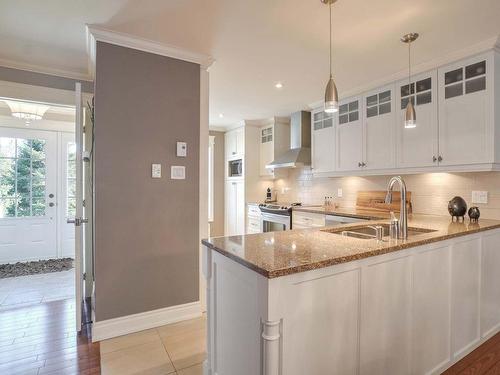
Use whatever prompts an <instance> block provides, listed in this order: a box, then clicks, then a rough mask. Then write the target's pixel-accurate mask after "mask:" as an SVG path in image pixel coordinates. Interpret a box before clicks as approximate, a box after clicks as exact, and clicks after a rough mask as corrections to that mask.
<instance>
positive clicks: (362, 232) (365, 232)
mask: <svg viewBox="0 0 500 375" xmlns="http://www.w3.org/2000/svg"><path fill="white" fill-rule="evenodd" d="M374 226H380V227H381V228H382V231H383V237H388V236H389V224H373V225H364V226H362V227H354V228H349V229H348V230H346V229H336V228H329V229H323V230H322V232H326V233H331V234H336V235H341V236H346V237H353V238H359V239H362V240H373V239H375V238H377V236H376V235H375V230H374V228H373V227H374ZM431 232H436V231H435V230H434V229H424V228H413V227H409V228H408V238H411V237H414V236H418V235H422V234H425V233H431Z"/></svg>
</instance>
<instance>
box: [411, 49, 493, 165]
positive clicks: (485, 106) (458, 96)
mask: <svg viewBox="0 0 500 375" xmlns="http://www.w3.org/2000/svg"><path fill="white" fill-rule="evenodd" d="M493 63H494V56H493V53H488V54H484V55H481V56H476V57H474V58H470V59H467V60H462V61H459V62H457V63H454V64H451V65H448V66H446V67H443V68H440V69H439V70H438V76H439V156H440V158H439V159H440V162H439V164H440V165H464V164H469V165H470V164H479V163H492V162H494V150H493V147H494V138H493V137H494V127H495V124H494V96H493V93H494V90H493V87H494V80H493V77H494V75H493ZM417 116H418V114H417Z"/></svg>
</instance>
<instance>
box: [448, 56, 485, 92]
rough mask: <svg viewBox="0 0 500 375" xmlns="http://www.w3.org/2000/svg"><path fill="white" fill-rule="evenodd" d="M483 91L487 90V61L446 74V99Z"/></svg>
mask: <svg viewBox="0 0 500 375" xmlns="http://www.w3.org/2000/svg"><path fill="white" fill-rule="evenodd" d="M464 72H465V75H464ZM464 88H465V92H464ZM482 90H486V61H481V62H478V63H475V64H471V65H467V66H466V67H465V68H459V69H454V70H451V71H449V72H446V73H445V74H444V97H445V99H451V98H454V97H457V96H461V95H464V93H465V94H471V93H473V92H477V91H482Z"/></svg>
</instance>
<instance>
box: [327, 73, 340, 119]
mask: <svg viewBox="0 0 500 375" xmlns="http://www.w3.org/2000/svg"><path fill="white" fill-rule="evenodd" d="M338 110H339V93H338V91H337V85H336V84H335V81H334V80H333V77H332V76H330V79H329V80H328V84H327V85H326V90H325V112H326V113H334V112H337V111H338Z"/></svg>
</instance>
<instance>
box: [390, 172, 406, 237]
mask: <svg viewBox="0 0 500 375" xmlns="http://www.w3.org/2000/svg"><path fill="white" fill-rule="evenodd" d="M396 182H397V183H398V184H399V191H400V193H401V208H400V211H399V222H398V224H397V225H398V230H397V231H396V232H397V238H399V239H403V240H406V239H407V238H408V209H407V207H406V184H405V181H404V180H403V177H401V176H395V177H393V178H391V179H390V181H389V185H387V195H386V196H385V203H387V204H390V203H392V190H393V189H394V184H395V183H396Z"/></svg>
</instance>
